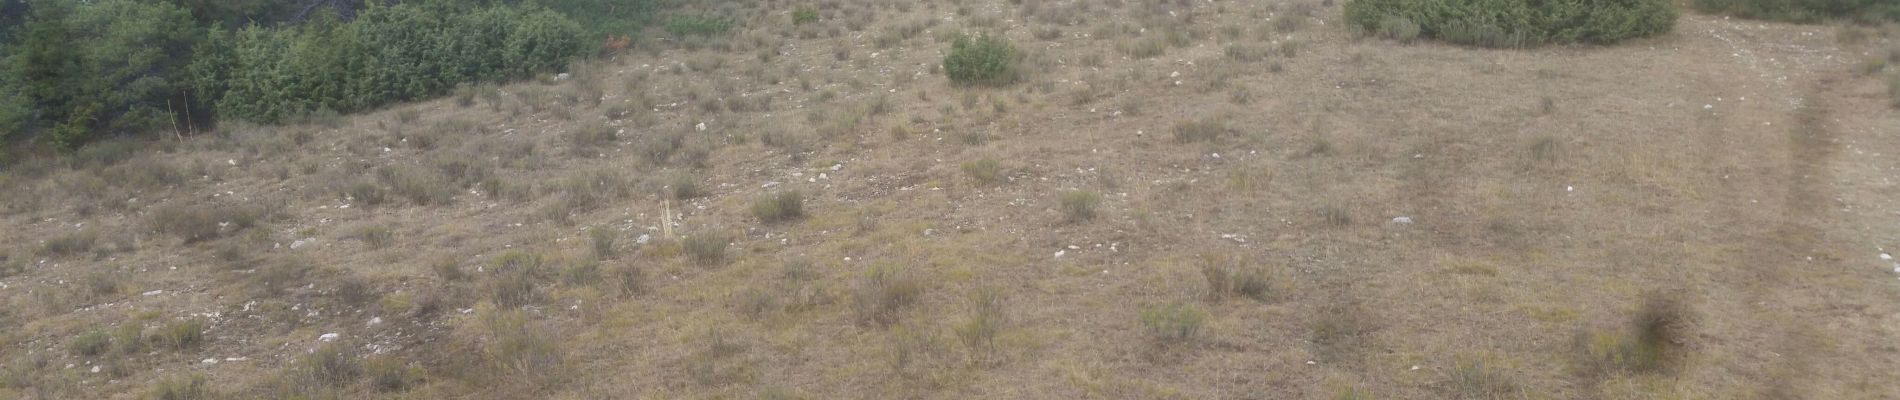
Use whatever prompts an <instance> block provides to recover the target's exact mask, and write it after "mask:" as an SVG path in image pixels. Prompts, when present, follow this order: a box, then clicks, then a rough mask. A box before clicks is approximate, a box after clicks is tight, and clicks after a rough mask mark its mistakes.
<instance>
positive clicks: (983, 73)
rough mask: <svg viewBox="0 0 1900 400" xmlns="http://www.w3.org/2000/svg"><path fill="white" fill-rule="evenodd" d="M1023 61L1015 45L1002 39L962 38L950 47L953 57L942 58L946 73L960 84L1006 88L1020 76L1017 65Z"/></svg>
mask: <svg viewBox="0 0 1900 400" xmlns="http://www.w3.org/2000/svg"><path fill="white" fill-rule="evenodd" d="M1021 58H1022V55H1021V54H1020V53H1019V52H1017V50H1016V45H1013V44H1010V43H1009V40H1007V39H1004V38H1002V37H996V36H990V35H987V34H986V35H983V36H977V37H970V36H959V37H957V40H956V42H953V43H951V44H950V54H949V55H946V56H944V57H943V71H944V73H945V74H946V75H949V76H950V81H952V82H956V83H959V84H965V85H989V86H1000V85H1007V84H1011V83H1015V82H1016V79H1017V78H1018V77H1019V76H1020V74H1019V73H1018V72H1017V71H1016V63H1017V61H1018V60H1020V59H1021Z"/></svg>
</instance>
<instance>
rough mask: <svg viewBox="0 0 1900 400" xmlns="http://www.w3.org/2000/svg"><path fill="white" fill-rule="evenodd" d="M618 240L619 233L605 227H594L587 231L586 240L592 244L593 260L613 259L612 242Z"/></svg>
mask: <svg viewBox="0 0 1900 400" xmlns="http://www.w3.org/2000/svg"><path fill="white" fill-rule="evenodd" d="M619 238H620V231H618V230H615V229H614V228H610V227H605V226H596V227H593V228H590V229H588V230H587V239H588V240H589V241H590V242H591V243H593V248H594V258H598V259H602V260H605V259H609V258H613V257H614V241H615V240H616V239H619Z"/></svg>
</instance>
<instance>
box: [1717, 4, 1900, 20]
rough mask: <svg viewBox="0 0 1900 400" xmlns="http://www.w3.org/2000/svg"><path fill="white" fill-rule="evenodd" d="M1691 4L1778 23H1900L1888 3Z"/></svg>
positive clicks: (1897, 9) (1898, 11)
mask: <svg viewBox="0 0 1900 400" xmlns="http://www.w3.org/2000/svg"><path fill="white" fill-rule="evenodd" d="M1692 4H1694V5H1695V9H1696V10H1698V11H1702V12H1708V13H1717V14H1729V15H1735V16H1739V17H1743V18H1755V19H1767V20H1777V21H1791V22H1821V21H1824V20H1827V19H1833V18H1851V19H1856V20H1860V21H1863V22H1877V21H1900V3H1896V2H1893V1H1890V0H1695V1H1694V2H1693V3H1692Z"/></svg>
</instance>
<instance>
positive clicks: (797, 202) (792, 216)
mask: <svg viewBox="0 0 1900 400" xmlns="http://www.w3.org/2000/svg"><path fill="white" fill-rule="evenodd" d="M752 216H754V217H759V220H760V221H765V223H768V224H771V223H779V222H785V221H794V220H798V219H800V218H804V217H805V195H804V194H802V193H799V192H798V191H796V190H793V191H785V192H779V193H774V194H769V195H765V196H762V197H759V198H758V199H757V200H753V201H752Z"/></svg>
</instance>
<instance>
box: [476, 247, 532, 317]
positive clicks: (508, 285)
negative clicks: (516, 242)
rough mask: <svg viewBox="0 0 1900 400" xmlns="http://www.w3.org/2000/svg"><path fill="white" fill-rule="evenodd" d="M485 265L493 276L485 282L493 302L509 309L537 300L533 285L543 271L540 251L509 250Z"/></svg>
mask: <svg viewBox="0 0 1900 400" xmlns="http://www.w3.org/2000/svg"><path fill="white" fill-rule="evenodd" d="M489 264H490V270H492V271H493V274H494V279H493V280H492V281H490V282H489V283H488V290H489V296H490V299H491V300H493V301H494V302H495V305H498V306H501V307H506V308H511V309H512V308H520V307H522V306H526V305H529V304H534V303H535V302H537V301H540V300H541V294H540V293H539V291H537V290H536V288H535V286H536V284H537V283H539V282H540V281H541V279H542V278H543V277H544V276H545V274H546V273H545V272H542V258H541V254H539V253H530V252H526V251H520V250H515V251H509V252H507V253H502V254H501V255H500V256H497V257H495V259H494V260H493V261H490V262H489Z"/></svg>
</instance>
